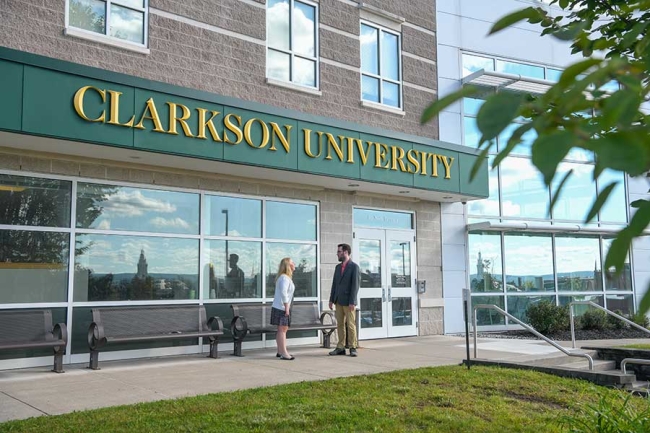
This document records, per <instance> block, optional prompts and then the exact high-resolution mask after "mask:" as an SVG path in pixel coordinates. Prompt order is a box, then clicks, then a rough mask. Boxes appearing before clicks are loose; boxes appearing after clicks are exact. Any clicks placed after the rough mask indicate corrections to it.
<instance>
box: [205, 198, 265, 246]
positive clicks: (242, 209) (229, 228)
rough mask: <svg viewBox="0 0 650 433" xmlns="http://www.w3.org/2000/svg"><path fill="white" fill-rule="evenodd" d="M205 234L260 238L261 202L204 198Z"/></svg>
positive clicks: (243, 199)
mask: <svg viewBox="0 0 650 433" xmlns="http://www.w3.org/2000/svg"><path fill="white" fill-rule="evenodd" d="M205 216H206V221H205V233H206V234H208V235H211V236H238V237H249V238H259V237H261V236H262V202H261V201H260V200H253V199H246V198H237V197H225V196H215V195H213V196H206V198H205Z"/></svg>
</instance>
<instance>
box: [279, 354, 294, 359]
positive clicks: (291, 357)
mask: <svg viewBox="0 0 650 433" xmlns="http://www.w3.org/2000/svg"><path fill="white" fill-rule="evenodd" d="M278 355H280V354H278ZM280 359H281V360H283V361H293V360H294V359H296V357H295V356H293V355H291V356H289V357H286V356H284V355H280Z"/></svg>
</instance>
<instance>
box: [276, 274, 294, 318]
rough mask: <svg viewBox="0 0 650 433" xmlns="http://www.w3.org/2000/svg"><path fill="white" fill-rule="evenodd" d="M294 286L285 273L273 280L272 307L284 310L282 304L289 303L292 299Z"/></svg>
mask: <svg viewBox="0 0 650 433" xmlns="http://www.w3.org/2000/svg"><path fill="white" fill-rule="evenodd" d="M295 290H296V286H294V285H293V281H291V278H289V277H288V276H287V275H285V274H282V275H280V278H278V281H276V282H275V296H274V297H273V308H277V309H278V310H284V304H290V303H291V300H292V299H293V292H294V291H295Z"/></svg>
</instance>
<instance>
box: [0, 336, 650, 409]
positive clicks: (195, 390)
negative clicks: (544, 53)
mask: <svg viewBox="0 0 650 433" xmlns="http://www.w3.org/2000/svg"><path fill="white" fill-rule="evenodd" d="M632 341H633V340H629V342H632ZM627 342H628V340H600V341H598V342H586V341H582V342H580V343H579V346H586V345H588V344H598V345H607V346H609V345H622V344H626V343H627ZM644 342H647V339H646V340H644ZM470 343H471V340H470ZM563 344H564V345H565V346H566V347H570V342H569V343H563ZM361 346H362V347H361V348H360V349H359V356H358V357H357V358H351V357H349V356H328V355H327V352H328V349H323V348H320V347H316V346H300V347H293V348H290V351H291V353H293V354H294V355H295V356H296V359H295V360H294V361H281V360H279V359H277V358H276V357H275V350H272V349H260V350H248V351H244V355H245V356H244V357H242V358H236V357H233V356H230V355H229V354H228V353H226V352H221V353H220V358H219V359H217V360H212V359H206V358H205V357H204V356H203V355H186V356H172V357H165V358H153V359H151V358H150V359H142V360H126V361H106V362H101V361H100V367H101V370H98V371H92V370H88V369H87V368H85V367H86V365H82V364H76V365H68V366H65V367H66V373H64V374H55V373H52V372H50V371H49V369H48V368H47V367H40V368H27V369H20V370H5V371H0V422H4V421H8V420H12V419H23V418H29V417H33V416H41V415H57V414H63V413H68V412H72V411H79V410H85V409H94V408H100V407H105V406H116V405H123V404H133V403H139V402H146V401H155V400H164V399H173V398H178V397H187V396H193V395H198V394H209V393H216V392H223V391H232V390H237V389H244V388H256V387H261V386H271V385H278V384H282V383H290V382H302V381H308V380H325V379H330V378H335V377H341V376H354V375H361V374H373V373H381V372H387V371H392V370H401V369H410V368H418V367H432V366H440V365H457V364H459V363H460V362H461V361H462V360H463V359H464V358H465V353H466V352H465V339H464V338H462V337H453V336H427V337H410V338H398V339H389V340H371V341H362V344H361ZM471 355H472V356H473V350H472V352H471ZM560 355H562V354H561V353H560V352H559V351H557V350H556V349H555V348H553V347H551V346H550V345H548V344H546V343H544V342H541V341H538V340H507V339H486V338H482V339H479V340H478V356H479V358H487V359H500V360H510V361H518V360H519V361H524V360H530V359H536V358H544V357H549V356H560ZM562 356H564V355H562ZM234 378H237V379H236V380H235V379H234Z"/></svg>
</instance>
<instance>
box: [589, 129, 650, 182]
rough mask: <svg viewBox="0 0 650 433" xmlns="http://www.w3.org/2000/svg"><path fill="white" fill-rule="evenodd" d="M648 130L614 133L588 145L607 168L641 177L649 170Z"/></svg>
mask: <svg viewBox="0 0 650 433" xmlns="http://www.w3.org/2000/svg"><path fill="white" fill-rule="evenodd" d="M646 140H647V129H645V128H644V129H642V130H640V131H626V132H613V133H608V134H607V135H603V136H601V137H598V138H596V139H593V140H590V141H589V142H588V143H587V146H586V147H588V148H590V149H591V150H593V151H594V152H595V153H596V156H597V158H598V159H599V162H601V163H602V165H603V166H605V167H607V168H611V169H614V170H620V171H624V172H626V173H627V174H629V175H630V176H639V175H641V174H643V173H645V172H646V171H647V170H648V161H649V160H650V147H649V146H648V145H647V143H646Z"/></svg>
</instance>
